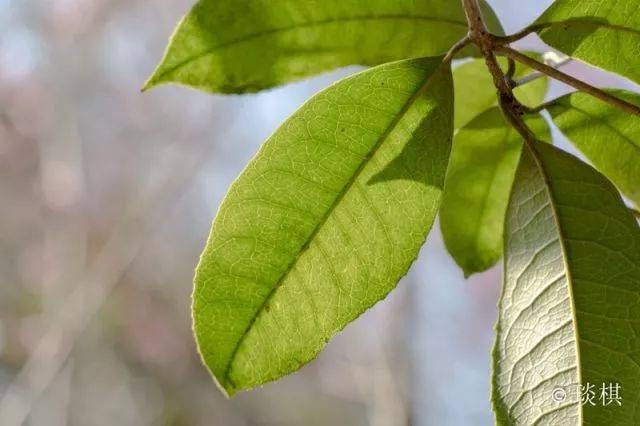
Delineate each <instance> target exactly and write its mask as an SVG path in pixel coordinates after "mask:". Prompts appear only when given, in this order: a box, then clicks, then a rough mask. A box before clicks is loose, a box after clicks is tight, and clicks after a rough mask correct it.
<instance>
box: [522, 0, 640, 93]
mask: <svg viewBox="0 0 640 426" xmlns="http://www.w3.org/2000/svg"><path fill="white" fill-rule="evenodd" d="M534 25H537V26H540V27H541V29H540V31H539V35H540V37H541V38H542V40H544V41H545V43H547V44H549V45H550V46H552V47H555V48H556V49H558V50H560V51H562V52H564V53H565V54H567V55H569V56H572V57H574V58H578V59H582V60H584V61H586V62H588V63H590V64H592V65H595V66H598V67H601V68H604V69H605V70H608V71H613V72H616V73H618V74H621V75H623V76H625V77H627V78H630V79H631V80H633V81H635V82H636V83H640V55H638V46H639V45H640V8H638V0H589V1H586V0H556V1H555V2H554V3H553V4H552V5H551V6H550V7H549V8H548V9H547V10H546V11H545V12H544V13H543V14H542V16H541V17H540V18H539V19H538V20H537V21H536V22H535V24H534Z"/></svg>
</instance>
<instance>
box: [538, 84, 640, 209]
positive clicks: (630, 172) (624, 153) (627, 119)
mask: <svg viewBox="0 0 640 426" xmlns="http://www.w3.org/2000/svg"><path fill="white" fill-rule="evenodd" d="M610 93H612V94H614V95H616V96H618V97H619V98H622V99H625V100H626V101H628V102H631V103H632V104H636V105H640V95H637V94H635V93H631V92H625V91H622V90H612V91H610ZM549 113H550V114H551V116H552V117H553V121H554V123H555V124H556V125H557V126H558V127H559V128H560V130H562V132H563V133H564V134H565V135H566V136H567V137H568V138H569V140H571V142H573V144H574V145H576V146H577V147H578V149H580V151H582V153H583V154H584V155H585V156H586V157H587V158H588V159H589V161H591V162H592V163H593V165H594V166H595V167H596V168H597V169H598V170H600V171H601V172H602V173H603V174H604V175H605V176H607V177H608V178H609V179H611V181H612V182H613V183H614V184H616V185H617V186H618V188H620V190H621V191H622V192H623V193H624V194H625V195H626V196H627V197H629V199H630V200H631V201H633V202H634V203H635V204H637V205H640V118H638V117H637V116H635V115H632V114H628V113H626V112H624V111H620V110H619V109H617V108H615V107H612V106H611V105H609V104H606V103H604V102H602V101H600V100H598V99H595V98H593V97H592V96H589V95H588V94H585V93H573V94H570V95H567V96H564V97H562V98H560V99H558V100H556V101H555V102H554V103H553V105H552V106H551V107H550V108H549Z"/></svg>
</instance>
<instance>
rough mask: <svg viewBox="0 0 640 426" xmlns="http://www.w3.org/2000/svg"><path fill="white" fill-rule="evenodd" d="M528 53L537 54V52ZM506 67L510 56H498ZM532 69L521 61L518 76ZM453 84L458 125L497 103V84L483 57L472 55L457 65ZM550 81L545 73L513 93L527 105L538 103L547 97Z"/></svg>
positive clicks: (516, 75) (455, 120)
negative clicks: (507, 57) (469, 58)
mask: <svg viewBox="0 0 640 426" xmlns="http://www.w3.org/2000/svg"><path fill="white" fill-rule="evenodd" d="M528 55H530V56H533V57H537V55H536V54H535V53H528ZM498 62H499V63H500V66H502V68H503V69H506V67H507V60H506V59H504V58H498ZM530 72H532V71H531V70H530V69H529V68H527V67H526V66H524V65H522V64H519V63H518V64H517V65H516V72H515V77H522V76H523V75H525V74H528V73H530ZM453 84H454V88H455V93H456V101H455V105H456V107H455V119H454V122H453V123H454V128H456V129H459V128H461V127H463V126H464V125H465V124H467V123H468V122H469V121H471V120H472V119H473V118H474V117H475V116H477V115H478V114H480V113H482V112H484V111H486V110H487V109H489V108H491V107H493V106H496V105H498V97H497V95H496V87H495V86H494V85H493V78H492V77H491V74H489V71H488V70H487V65H486V64H485V62H484V59H472V60H470V61H467V62H464V63H463V64H461V65H459V66H457V67H456V68H455V69H454V70H453ZM548 84H549V82H548V79H547V78H546V77H544V78H539V79H537V80H535V81H533V82H531V83H528V84H525V85H522V86H520V87H517V88H516V89H515V90H514V94H515V95H516V97H517V98H518V100H519V101H520V102H522V103H523V104H524V105H526V106H530V107H535V106H538V104H540V102H542V101H543V100H544V96H545V94H546V93H547V86H548Z"/></svg>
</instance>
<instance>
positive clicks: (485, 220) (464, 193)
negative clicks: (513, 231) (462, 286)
mask: <svg viewBox="0 0 640 426" xmlns="http://www.w3.org/2000/svg"><path fill="white" fill-rule="evenodd" d="M527 125H529V127H530V128H531V129H532V131H533V132H534V133H535V134H536V135H537V136H538V137H539V138H540V139H541V140H545V141H548V140H550V134H549V127H548V126H547V124H546V121H545V120H544V119H543V118H542V117H540V116H539V115H536V116H532V117H531V118H529V119H527ZM521 151H522V139H521V137H520V136H519V134H518V133H517V132H516V131H515V130H514V129H513V128H511V126H509V125H508V123H507V122H506V121H505V119H504V117H503V116H502V112H501V111H500V108H498V107H494V108H491V109H489V110H487V111H485V112H484V113H482V114H480V115H478V116H477V117H476V118H475V119H473V120H472V121H471V122H470V123H468V124H467V125H466V126H465V127H463V128H462V129H460V130H459V131H458V133H456V135H455V138H454V142H453V148H452V151H451V160H450V162H449V169H448V170H447V177H446V179H445V192H444V195H443V198H442V207H441V208H440V225H441V228H442V235H443V238H444V242H445V245H446V247H447V250H448V251H449V253H451V255H452V256H453V258H454V260H455V261H456V263H457V264H458V265H459V266H460V267H461V268H462V270H463V271H464V274H465V276H467V277H468V276H469V275H471V274H474V273H476V272H482V271H484V270H486V269H488V268H490V267H491V266H493V265H494V264H495V263H496V262H497V261H498V260H500V258H501V257H502V251H503V250H502V244H503V226H504V218H505V214H506V210H507V203H508V200H509V194H510V193H511V186H512V184H513V179H514V177H515V173H516V168H517V166H518V160H519V159H520V152H521Z"/></svg>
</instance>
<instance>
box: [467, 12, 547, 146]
mask: <svg viewBox="0 0 640 426" xmlns="http://www.w3.org/2000/svg"><path fill="white" fill-rule="evenodd" d="M462 3H463V7H464V11H465V14H466V16H467V23H468V25H469V39H470V40H471V41H472V42H473V43H474V44H475V45H476V46H478V48H479V49H480V52H481V53H482V56H484V59H485V63H486V64H487V68H488V69H489V72H490V73H491V76H492V77H493V84H494V85H495V87H496V89H497V91H498V99H499V105H500V108H501V110H502V112H503V114H504V115H505V117H506V119H507V120H508V121H509V123H510V124H511V125H512V126H513V128H514V129H516V130H517V131H518V133H520V135H522V137H523V138H524V139H525V141H526V142H527V143H531V142H533V141H534V140H535V136H534V134H533V132H532V131H531V129H529V127H527V125H526V124H525V122H524V121H523V120H522V115H524V114H525V113H527V112H529V109H528V108H527V107H525V106H524V105H522V104H521V103H520V102H519V101H518V100H517V99H516V97H515V96H514V95H513V90H512V85H511V83H510V79H509V78H508V77H507V75H505V74H504V72H503V71H502V68H500V65H499V64H498V61H497V59H496V56H495V48H496V40H495V36H493V35H492V34H491V33H490V32H489V30H488V29H487V26H486V24H485V22H484V19H483V18H482V13H481V12H480V7H479V5H478V2H477V0H462Z"/></svg>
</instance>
